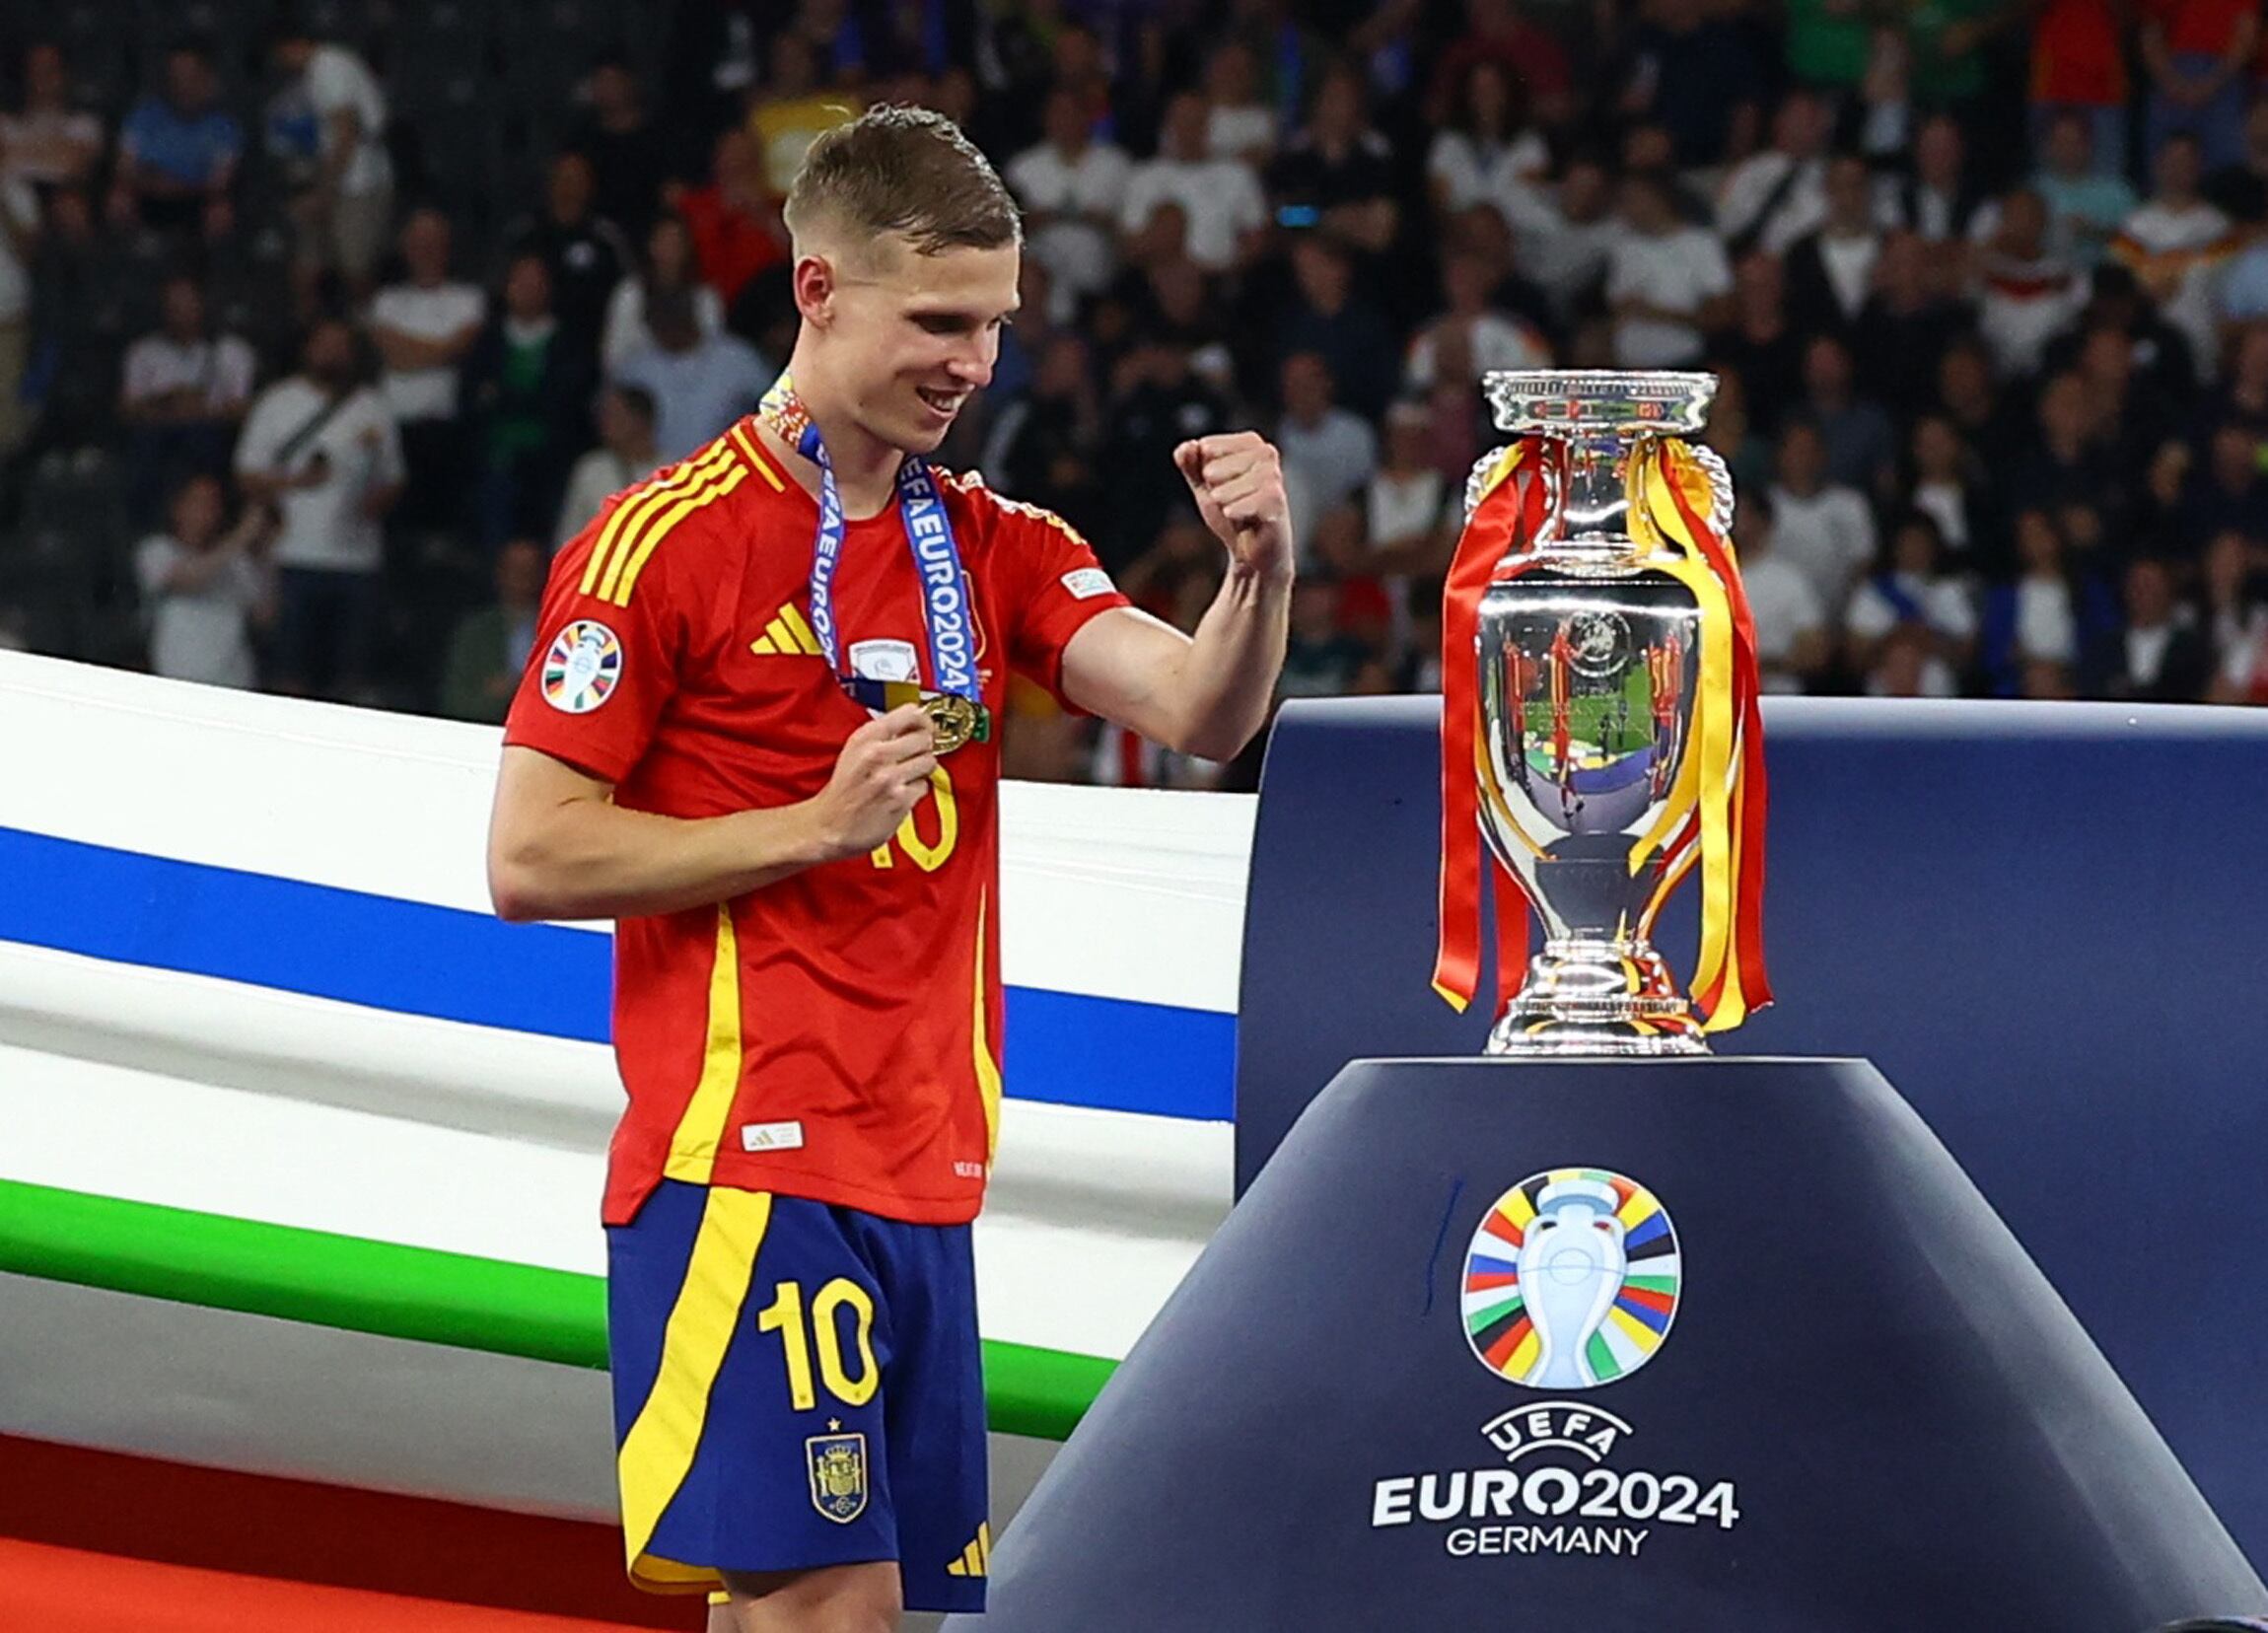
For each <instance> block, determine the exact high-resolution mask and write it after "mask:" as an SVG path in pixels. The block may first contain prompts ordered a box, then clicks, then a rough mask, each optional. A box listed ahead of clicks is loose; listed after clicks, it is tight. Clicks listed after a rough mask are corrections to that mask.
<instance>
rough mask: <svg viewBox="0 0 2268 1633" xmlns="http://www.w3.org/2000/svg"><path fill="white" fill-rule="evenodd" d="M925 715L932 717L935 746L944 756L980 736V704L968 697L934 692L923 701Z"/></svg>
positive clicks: (922, 707)
mask: <svg viewBox="0 0 2268 1633" xmlns="http://www.w3.org/2000/svg"><path fill="white" fill-rule="evenodd" d="M921 712H922V713H923V714H925V715H927V716H929V735H930V744H931V746H933V747H934V748H935V749H936V750H937V751H938V752H939V753H941V754H950V753H952V752H953V751H954V750H955V749H956V748H958V747H959V746H960V745H962V744H964V743H966V742H968V740H969V739H971V738H973V737H975V736H976V728H977V721H978V716H977V712H976V705H975V704H974V703H972V702H970V701H969V700H968V699H967V698H965V697H957V696H955V695H954V694H953V693H951V692H932V693H931V694H930V695H929V696H927V697H925V698H923V699H922V700H921Z"/></svg>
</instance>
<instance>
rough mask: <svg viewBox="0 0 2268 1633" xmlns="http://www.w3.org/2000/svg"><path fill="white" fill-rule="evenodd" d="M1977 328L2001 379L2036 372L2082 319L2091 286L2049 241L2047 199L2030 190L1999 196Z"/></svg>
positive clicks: (1980, 275)
mask: <svg viewBox="0 0 2268 1633" xmlns="http://www.w3.org/2000/svg"><path fill="white" fill-rule="evenodd" d="M1977 284H1978V301H1977V331H1978V332H1979V333H1980V334H1982V335H1983V336H1984V342H1985V345H1986V346H1987V347H1988V348H1989V349H1990V350H1991V352H1992V358H1993V367H1994V369H1995V370H1996V372H1998V373H1999V375H2000V376H2001V377H2002V378H2003V379H2017V378H2020V377H2022V376H2024V375H2028V374H2031V373H2033V372H2034V371H2035V370H2037V369H2038V368H2039V365H2040V360H2041V358H2042V357H2043V356H2045V355H2046V352H2047V344H2048V342H2049V341H2050V340H2052V339H2053V338H2054V337H2055V336H2056V335H2057V334H2059V333H2061V332H2062V331H2063V329H2064V328H2065V327H2066V326H2067V325H2068V324H2069V323H2070V322H2071V321H2072V320H2073V319H2075V318H2077V317H2078V316H2079V311H2080V309H2081V308H2082V307H2084V306H2085V305H2086V304H2087V288H2086V283H2085V280H2083V279H2082V278H2081V277H2080V276H2079V274H2078V272H2077V271H2076V270H2075V269H2074V268H2073V267H2072V265H2071V263H2070V262H2069V261H2067V260H2065V259H2064V257H2063V256H2062V255H2061V254H2059V253H2058V252H2057V251H2056V250H2055V249H2054V248H2053V246H2052V245H2051V244H2050V243H2049V242H2048V219H2047V204H2046V201H2045V200H2043V199H2042V198H2041V197H2040V196H2039V194H2038V193H2036V192H2033V191H2032V190H2031V189H2030V188H2029V187H2019V188H2017V189H2016V190H2015V191H2014V192H2011V193H2009V194H2008V195H2007V196H2006V197H2004V198H2003V199H2002V200H2001V204H2000V211H1999V218H1998V220H1997V221H1996V222H1995V223H1994V226H1993V230H1992V233H1991V235H1990V236H1989V237H1988V238H1987V239H1986V240H1985V242H1984V243H1983V245H1982V246H1980V248H1979V249H1978V253H1977Z"/></svg>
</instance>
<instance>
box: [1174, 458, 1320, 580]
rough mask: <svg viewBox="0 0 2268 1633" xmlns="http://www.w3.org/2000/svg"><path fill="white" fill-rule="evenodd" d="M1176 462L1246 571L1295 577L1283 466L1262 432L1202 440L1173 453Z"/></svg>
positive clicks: (1216, 531) (1201, 510)
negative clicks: (1293, 573) (1293, 575)
mask: <svg viewBox="0 0 2268 1633" xmlns="http://www.w3.org/2000/svg"><path fill="white" fill-rule="evenodd" d="M1173 463H1174V465H1175V466H1176V467H1177V468H1178V469H1179V470H1180V472H1181V479H1182V480H1183V481H1185V482H1187V483H1188V484H1189V492H1190V493H1191V494H1192V495H1193V496H1194V497H1195V498H1196V501H1197V514H1198V515H1199V516H1202V517H1203V518H1204V519H1205V526H1206V527H1208V528H1210V529H1212V530H1213V535H1214V536H1215V537H1216V538H1218V539H1220V541H1221V542H1222V543H1224V544H1226V545H1228V546H1229V554H1230V555H1231V556H1233V557H1235V558H1236V564H1237V566H1238V567H1239V568H1240V569H1242V570H1243V571H1245V572H1248V573H1253V574H1256V575H1258V576H1260V577H1262V578H1290V577H1291V575H1292V523H1291V513H1290V509H1289V507H1288V505H1287V503H1286V501H1285V498H1284V466H1283V462H1282V460H1281V459H1280V458H1279V457H1278V456H1277V453H1276V450H1275V447H1274V445H1273V444H1271V443H1270V442H1269V441H1268V440H1267V439H1266V438H1265V437H1263V436H1261V435H1260V434H1259V433H1258V432H1257V431H1230V432H1226V433H1224V434H1222V435H1220V436H1217V437H1199V438H1197V439H1196V440H1195V441H1194V442H1185V443H1183V444H1182V445H1181V446H1180V447H1178V448H1176V449H1174V450H1173Z"/></svg>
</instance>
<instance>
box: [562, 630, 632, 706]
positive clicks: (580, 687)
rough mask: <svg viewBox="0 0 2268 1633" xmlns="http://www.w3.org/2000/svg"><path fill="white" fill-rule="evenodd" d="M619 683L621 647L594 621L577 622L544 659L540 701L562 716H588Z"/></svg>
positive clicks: (563, 633) (619, 643)
mask: <svg viewBox="0 0 2268 1633" xmlns="http://www.w3.org/2000/svg"><path fill="white" fill-rule="evenodd" d="M621 679H622V643H621V641H620V639H619V638H617V637H616V635H615V634H614V632H613V631H612V630H611V629H608V628H607V627H606V626H605V625H604V624H602V623H601V622H599V621H598V620H597V619H595V618H577V619H576V620H575V621H574V622H573V623H571V624H569V625H568V626H567V627H566V628H564V629H562V630H560V631H559V633H558V635H557V636H556V637H554V638H553V640H552V642H551V649H550V650H549V651H548V652H546V653H544V655H543V701H544V702H546V703H548V704H550V705H551V706H552V707H553V708H554V709H557V710H559V711H560V712H561V713H562V714H589V713H590V712H591V711H592V710H593V709H596V708H597V707H598V706H599V705H600V704H602V703H603V702H605V701H606V699H607V698H609V697H611V696H613V695H614V687H615V686H616V685H617V684H619V683H620V681H621Z"/></svg>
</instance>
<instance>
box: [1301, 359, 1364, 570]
mask: <svg viewBox="0 0 2268 1633" xmlns="http://www.w3.org/2000/svg"><path fill="white" fill-rule="evenodd" d="M1332 391H1333V387H1332V382H1331V370H1330V365H1329V364H1327V363H1325V362H1324V361H1323V360H1322V358H1320V357H1319V356H1317V355H1316V354H1315V353H1313V352H1294V353H1292V355H1291V356H1289V357H1287V358H1285V359H1284V369H1283V395H1284V417H1283V419H1282V420H1281V421H1280V422H1279V424H1278V426H1277V429H1276V447H1277V448H1278V449H1279V450H1280V451H1281V452H1282V454H1283V461H1284V486H1285V489H1286V493H1285V498H1286V500H1287V502H1288V503H1289V505H1290V507H1291V520H1292V536H1293V537H1294V538H1300V539H1311V538H1312V537H1314V525H1315V523H1316V521H1317V520H1318V519H1320V518H1321V516H1322V514H1323V513H1324V512H1325V511H1327V510H1329V509H1331V508H1332V507H1333V506H1334V505H1340V504H1344V503H1345V502H1346V501H1347V500H1349V499H1351V498H1353V497H1354V496H1355V495H1356V494H1357V493H1359V492H1361V491H1362V488H1363V485H1364V484H1365V483H1366V482H1368V481H1369V480H1370V479H1371V472H1372V471H1374V470H1376V469H1377V468H1378V462H1379V439H1378V434H1377V433H1376V432H1374V431H1373V430H1372V429H1371V427H1370V422H1369V421H1368V420H1365V419H1364V418H1363V417H1362V416H1361V415H1360V414H1356V413H1352V412H1350V411H1349V410H1347V409H1345V408H1341V407H1339V406H1338V405H1337V404H1336V403H1334V402H1333V401H1332V400H1331V397H1332Z"/></svg>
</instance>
